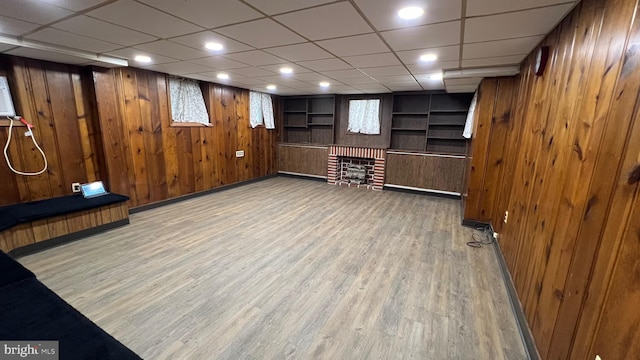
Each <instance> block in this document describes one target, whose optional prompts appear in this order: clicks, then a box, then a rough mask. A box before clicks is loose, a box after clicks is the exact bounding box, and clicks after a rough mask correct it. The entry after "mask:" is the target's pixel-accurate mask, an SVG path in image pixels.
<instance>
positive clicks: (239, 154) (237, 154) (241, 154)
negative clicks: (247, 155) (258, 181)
mask: <svg viewBox="0 0 640 360" xmlns="http://www.w3.org/2000/svg"><path fill="white" fill-rule="evenodd" d="M236 157H237V158H241V157H244V150H238V151H236Z"/></svg>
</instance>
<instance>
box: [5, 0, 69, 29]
mask: <svg viewBox="0 0 640 360" xmlns="http://www.w3.org/2000/svg"><path fill="white" fill-rule="evenodd" d="M0 14H2V15H5V16H9V17H12V18H14V19H18V20H23V21H28V22H31V23H36V24H41V25H44V24H48V23H51V22H54V21H56V20H60V19H62V18H63V17H65V16H69V15H71V14H73V13H72V12H71V11H69V10H65V9H62V8H59V7H57V6H53V5H50V4H46V3H42V2H39V1H25V0H2V1H0Z"/></svg>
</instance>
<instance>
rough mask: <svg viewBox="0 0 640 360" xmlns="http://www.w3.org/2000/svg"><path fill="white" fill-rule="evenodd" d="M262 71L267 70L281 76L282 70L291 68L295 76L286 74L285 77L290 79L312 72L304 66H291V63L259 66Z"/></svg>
mask: <svg viewBox="0 0 640 360" xmlns="http://www.w3.org/2000/svg"><path fill="white" fill-rule="evenodd" d="M259 67H260V69H265V70H268V71H271V72H274V73H277V74H280V68H282V67H289V68H291V69H293V74H286V75H285V76H288V77H293V76H296V74H299V73H308V72H311V71H312V70H309V69H307V68H304V67H302V66H299V65H296V64H291V63H286V64H274V65H261V66H259Z"/></svg>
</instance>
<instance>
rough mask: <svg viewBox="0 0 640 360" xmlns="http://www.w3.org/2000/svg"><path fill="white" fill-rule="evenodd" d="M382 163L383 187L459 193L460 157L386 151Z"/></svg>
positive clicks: (460, 189)
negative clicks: (384, 166) (384, 185)
mask: <svg viewBox="0 0 640 360" xmlns="http://www.w3.org/2000/svg"><path fill="white" fill-rule="evenodd" d="M386 164H387V165H386V172H385V184H389V185H400V186H408V187H412V188H419V189H428V190H437V191H448V192H453V193H457V194H460V193H462V190H463V184H462V179H463V177H464V169H465V167H464V165H465V159H464V158H462V157H454V156H442V155H436V154H421V153H413V154H412V153H401V152H387V162H386Z"/></svg>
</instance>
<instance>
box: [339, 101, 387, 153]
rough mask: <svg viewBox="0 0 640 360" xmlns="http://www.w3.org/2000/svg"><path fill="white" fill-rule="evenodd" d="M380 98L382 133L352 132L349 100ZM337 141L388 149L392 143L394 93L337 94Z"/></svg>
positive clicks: (347, 144) (351, 144) (344, 143)
mask: <svg viewBox="0 0 640 360" xmlns="http://www.w3.org/2000/svg"><path fill="white" fill-rule="evenodd" d="M374 98H378V99H380V104H381V105H380V107H381V109H380V135H363V134H352V133H349V132H348V131H347V129H348V128H349V100H361V99H374ZM336 110H337V113H336V119H335V125H334V128H335V132H336V133H335V143H336V144H338V145H345V146H359V147H367V148H381V149H387V148H389V145H390V144H391V114H392V112H393V95H391V94H375V95H374V94H372V95H340V96H336Z"/></svg>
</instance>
